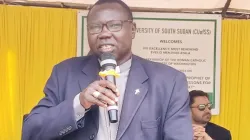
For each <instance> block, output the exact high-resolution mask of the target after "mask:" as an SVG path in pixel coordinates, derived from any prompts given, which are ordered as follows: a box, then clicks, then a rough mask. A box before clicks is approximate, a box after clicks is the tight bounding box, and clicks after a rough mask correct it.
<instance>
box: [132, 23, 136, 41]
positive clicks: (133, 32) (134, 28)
mask: <svg viewBox="0 0 250 140" xmlns="http://www.w3.org/2000/svg"><path fill="white" fill-rule="evenodd" d="M135 33H136V24H135V23H134V22H133V23H132V39H134V38H135Z"/></svg>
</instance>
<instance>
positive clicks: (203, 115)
mask: <svg viewBox="0 0 250 140" xmlns="http://www.w3.org/2000/svg"><path fill="white" fill-rule="evenodd" d="M206 115H210V116H211V113H205V114H204V115H203V116H206Z"/></svg>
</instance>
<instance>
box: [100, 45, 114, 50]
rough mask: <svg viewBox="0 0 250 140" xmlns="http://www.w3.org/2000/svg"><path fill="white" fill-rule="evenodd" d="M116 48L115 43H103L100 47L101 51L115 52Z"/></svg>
mask: <svg viewBox="0 0 250 140" xmlns="http://www.w3.org/2000/svg"><path fill="white" fill-rule="evenodd" d="M114 48H115V47H114V45H111V44H105V45H101V46H100V47H99V48H98V49H99V50H100V52H113V50H114Z"/></svg>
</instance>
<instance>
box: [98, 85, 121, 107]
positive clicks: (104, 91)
mask: <svg viewBox="0 0 250 140" xmlns="http://www.w3.org/2000/svg"><path fill="white" fill-rule="evenodd" d="M94 86H95V87H94V89H95V90H96V91H98V92H100V93H102V95H104V96H107V98H109V99H110V100H108V99H107V98H105V97H103V96H101V97H100V98H99V99H101V100H103V101H105V102H107V103H109V104H111V101H114V102H117V101H118V98H117V96H116V95H115V94H114V93H113V92H112V91H111V90H109V89H106V88H105V87H102V86H100V85H98V84H96V85H94ZM112 103H113V102H112Z"/></svg>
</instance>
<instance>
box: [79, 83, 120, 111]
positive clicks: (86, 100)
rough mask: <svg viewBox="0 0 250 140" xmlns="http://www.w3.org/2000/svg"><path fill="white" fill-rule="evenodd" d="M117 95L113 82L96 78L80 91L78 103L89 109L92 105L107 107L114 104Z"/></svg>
mask: <svg viewBox="0 0 250 140" xmlns="http://www.w3.org/2000/svg"><path fill="white" fill-rule="evenodd" d="M114 93H115V94H114ZM118 96H119V93H118V92H117V88H116V86H115V85H114V84H113V83H111V82H109V81H107V80H97V81H94V82H93V83H91V84H90V85H89V86H88V87H87V88H85V89H84V90H83V91H82V92H81V93H80V103H81V105H82V106H83V107H84V108H85V109H89V108H90V107H91V106H92V105H98V106H101V107H108V105H113V104H115V102H116V101H117V98H118Z"/></svg>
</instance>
